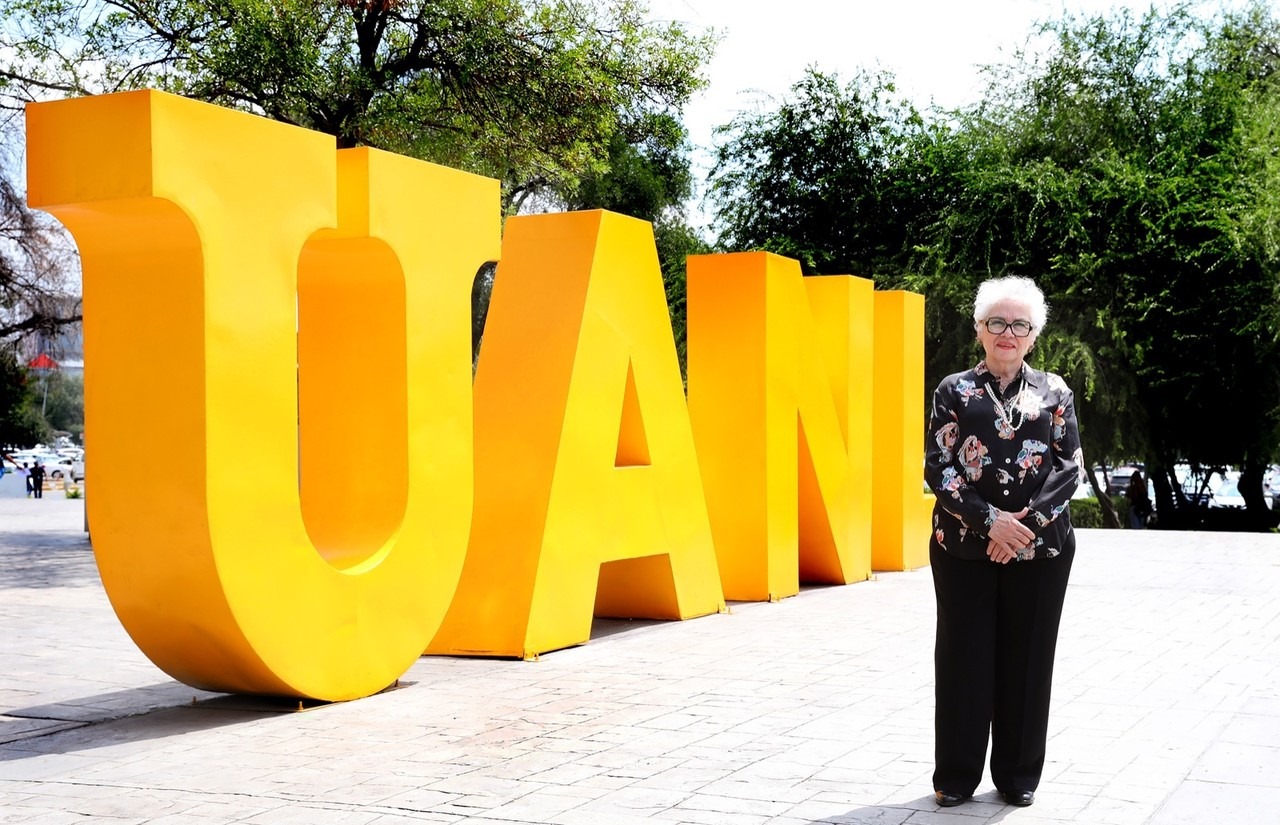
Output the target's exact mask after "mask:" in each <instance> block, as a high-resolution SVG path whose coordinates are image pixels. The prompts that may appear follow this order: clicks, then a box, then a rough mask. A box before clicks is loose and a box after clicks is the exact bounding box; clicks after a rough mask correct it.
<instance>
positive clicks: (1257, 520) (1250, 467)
mask: <svg viewBox="0 0 1280 825" xmlns="http://www.w3.org/2000/svg"><path fill="white" fill-rule="evenodd" d="M1265 471H1266V465H1264V464H1262V463H1261V462H1259V461H1257V460H1254V459H1246V460H1245V462H1244V464H1243V465H1242V466H1241V470H1240V480H1239V481H1238V482H1237V485H1236V486H1238V487H1239V488H1240V495H1241V496H1243V497H1244V503H1245V507H1246V508H1247V510H1248V513H1249V523H1250V526H1251V527H1252V529H1254V530H1269V529H1271V528H1272V527H1274V526H1275V524H1276V521H1275V517H1274V514H1273V513H1272V511H1271V508H1269V507H1267V500H1266V499H1265V498H1264V497H1263V495H1262V477H1263V473H1264V472H1265Z"/></svg>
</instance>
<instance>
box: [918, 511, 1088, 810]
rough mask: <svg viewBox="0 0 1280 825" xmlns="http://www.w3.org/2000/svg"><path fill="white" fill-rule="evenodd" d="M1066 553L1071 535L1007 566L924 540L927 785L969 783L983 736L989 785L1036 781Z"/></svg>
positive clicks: (977, 768) (1016, 786) (952, 788)
mask: <svg viewBox="0 0 1280 825" xmlns="http://www.w3.org/2000/svg"><path fill="white" fill-rule="evenodd" d="M1074 558H1075V536H1074V535H1073V536H1071V538H1070V539H1069V541H1068V542H1067V546H1066V547H1064V548H1063V551H1062V553H1060V554H1059V555H1058V556H1056V557H1054V558H1052V559H1036V560H1035V561H1023V562H1009V563H1008V564H995V563H994V562H990V561H987V560H986V559H983V560H982V561H966V560H964V559H958V558H956V557H954V556H952V555H950V554H949V553H947V552H946V551H945V550H943V549H942V548H940V547H938V546H937V543H936V542H934V543H932V547H931V548H930V550H929V561H930V564H931V565H932V570H933V589H934V593H935V595H936V596H937V601H938V631H937V641H936V647H935V648H934V659H933V661H934V675H935V691H936V693H935V701H936V704H935V706H934V737H935V747H934V773H933V787H934V789H935V790H942V791H948V792H950V793H959V794H971V793H973V792H974V790H976V789H977V787H978V783H979V781H981V779H982V763H983V762H984V761H985V759H986V753H987V736H988V734H990V737H991V781H992V782H993V783H995V786H996V788H998V789H999V790H1001V791H1034V790H1035V789H1036V788H1037V787H1038V786H1039V784H1040V773H1041V771H1042V770H1043V769H1044V758H1045V741H1046V740H1047V738H1048V731H1049V696H1050V688H1051V685H1052V682H1053V658H1054V652H1055V649H1056V648H1057V644H1058V624H1059V621H1060V620H1061V618H1062V602H1063V599H1064V598H1065V597H1066V592H1067V578H1068V577H1069V575H1070V573H1071V562H1072V560H1073V559H1074Z"/></svg>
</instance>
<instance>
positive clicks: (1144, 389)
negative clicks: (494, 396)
mask: <svg viewBox="0 0 1280 825" xmlns="http://www.w3.org/2000/svg"><path fill="white" fill-rule="evenodd" d="M1040 34H1041V38H1042V39H1041V41H1040V42H1038V43H1036V48H1034V49H1031V50H1028V51H1026V52H1024V53H1020V54H1018V55H1017V56H1016V58H1015V60H1014V61H1013V62H1012V63H1011V64H1010V65H1008V66H1005V67H997V68H995V69H993V70H991V75H990V81H991V83H990V86H989V89H988V91H987V93H986V95H985V97H984V99H983V100H982V101H981V102H980V103H979V104H977V105H975V106H973V107H970V108H967V109H965V110H962V111H954V112H931V113H929V116H928V117H927V118H926V117H923V116H920V115H918V114H916V113H914V112H913V111H912V110H911V109H910V108H909V107H906V106H903V105H899V104H893V103H892V102H891V90H892V82H891V80H890V79H887V78H885V77H884V76H877V77H866V76H863V77H860V78H859V79H857V80H856V81H855V82H854V83H853V84H851V85H850V86H849V87H848V88H846V89H841V88H840V87H839V86H838V85H837V84H836V83H835V82H834V81H833V80H831V79H828V78H823V77H822V76H819V75H816V74H815V75H811V76H810V77H808V78H806V80H805V81H803V82H802V83H801V84H799V85H797V86H796V87H795V88H794V89H793V90H792V93H793V98H792V99H788V100H787V101H785V102H784V103H783V104H782V105H781V106H780V107H779V109H778V111H777V112H774V113H765V114H754V115H746V116H742V117H740V118H739V119H738V120H736V121H735V122H734V123H733V124H730V126H729V127H728V129H727V130H726V132H727V134H728V136H729V140H728V142H727V143H726V144H725V145H724V147H723V148H722V149H721V154H720V161H719V164H718V165H717V169H716V172H715V175H714V178H713V184H712V185H713V193H714V195H715V198H716V204H717V211H716V216H717V220H718V225H719V227H720V229H721V235H720V237H721V240H722V242H723V243H724V244H725V245H726V246H727V247H729V248H737V249H741V248H765V249H772V250H774V251H778V252H782V253H784V254H790V255H792V256H794V257H797V258H799V259H800V260H801V262H802V263H803V264H804V265H805V267H806V271H821V272H853V273H854V274H870V275H872V276H873V277H875V278H876V280H877V282H878V283H880V284H883V285H891V286H906V287H909V288H912V289H916V290H918V291H921V292H923V293H925V295H926V296H927V298H928V327H927V329H928V333H927V334H928V338H929V340H928V345H927V349H926V351H927V352H928V353H929V361H928V373H929V381H930V383H932V382H935V381H937V380H938V379H939V378H940V377H941V376H942V375H944V374H946V373H949V372H953V371H955V370H958V369H961V368H964V367H965V366H968V365H970V364H971V363H972V361H973V359H974V357H975V353H976V352H977V350H976V346H975V344H974V343H973V341H974V333H973V320H972V312H971V307H972V303H971V302H972V297H973V294H974V289H975V287H976V286H977V284H978V283H979V282H980V281H981V280H983V279H985V278H988V277H992V276H995V275H1002V274H1025V275H1030V276H1032V277H1034V278H1035V279H1036V280H1037V282H1038V283H1039V284H1040V285H1041V287H1042V288H1043V289H1044V290H1045V292H1046V293H1047V295H1048V298H1049V301H1050V304H1051V307H1052V312H1051V322H1050V325H1049V326H1048V327H1047V329H1046V331H1045V333H1044V335H1043V336H1042V337H1041V339H1040V341H1039V342H1038V343H1037V347H1036V351H1035V352H1033V355H1032V358H1033V360H1034V361H1035V362H1036V363H1037V365H1039V366H1041V367H1044V368H1048V369H1053V370H1055V371H1057V372H1060V373H1062V374H1063V375H1064V377H1066V378H1067V380H1068V382H1069V383H1071V384H1072V385H1073V386H1074V387H1076V389H1077V399H1078V406H1079V409H1080V416H1081V422H1082V433H1081V434H1082V438H1083V440H1084V446H1085V450H1086V453H1085V454H1086V458H1088V459H1090V461H1091V462H1106V463H1112V462H1114V461H1115V460H1117V459H1120V458H1131V457H1137V458H1141V459H1144V460H1145V461H1146V463H1147V465H1148V468H1149V470H1153V471H1154V472H1153V476H1154V480H1155V482H1156V485H1157V493H1158V496H1157V498H1158V500H1159V503H1160V506H1161V511H1162V519H1164V518H1165V517H1166V515H1167V514H1169V513H1170V512H1171V510H1172V508H1171V505H1172V504H1173V499H1174V496H1175V495H1176V492H1177V491H1176V490H1175V489H1174V488H1173V485H1172V484H1171V468H1172V466H1173V464H1174V463H1175V462H1177V461H1189V462H1191V463H1193V464H1198V465H1204V466H1219V465H1240V466H1242V467H1243V468H1244V475H1243V478H1242V491H1243V492H1244V494H1245V496H1246V499H1247V500H1248V501H1249V505H1250V511H1251V512H1253V513H1255V514H1256V515H1257V517H1258V522H1259V523H1266V520H1267V519H1269V517H1270V514H1269V513H1265V512H1264V508H1263V504H1262V495H1261V479H1262V469H1263V467H1264V466H1265V464H1266V463H1267V462H1268V461H1270V460H1272V459H1273V458H1274V455H1275V452H1276V446H1277V430H1278V428H1280V365H1277V358H1276V356H1277V352H1276V348H1277V339H1278V337H1280V323H1278V321H1277V317H1276V294H1277V288H1278V287H1280V256H1278V255H1277V249H1278V248H1280V243H1278V240H1277V239H1280V209H1277V208H1276V207H1277V206H1280V195H1277V194H1276V193H1277V192H1278V191H1280V155H1278V152H1277V145H1276V142H1275V135H1276V134H1277V131H1276V129H1277V126H1280V87H1278V86H1277V82H1278V81H1280V75H1277V73H1276V71H1275V67H1276V63H1277V55H1280V27H1278V26H1277V24H1276V21H1275V20H1274V19H1273V17H1272V16H1271V13H1270V11H1269V9H1268V8H1267V7H1266V6H1264V5H1262V4H1258V5H1256V6H1254V7H1253V8H1251V9H1249V10H1247V11H1245V12H1243V13H1238V14H1227V15H1222V16H1217V17H1213V18H1208V19H1200V18H1197V17H1195V16H1193V15H1191V14H1190V13H1188V12H1187V11H1186V10H1175V11H1173V12H1169V13H1159V12H1155V11H1153V12H1150V13H1148V14H1146V15H1142V16H1140V17H1134V16H1132V15H1129V14H1127V13H1121V14H1118V15H1113V16H1098V17H1092V18H1087V19H1076V18H1072V17H1067V18H1065V19H1063V20H1060V21H1056V22H1051V23H1049V24H1047V25H1046V26H1045V27H1044V28H1043V30H1042V31H1041V32H1040ZM1103 505H1104V509H1105V510H1106V511H1107V515H1108V517H1109V519H1110V520H1111V521H1113V522H1114V519H1115V514H1114V511H1113V509H1112V508H1111V507H1110V502H1109V501H1108V500H1107V499H1106V498H1105V496H1104V497H1103ZM1166 523H1168V521H1167V520H1166Z"/></svg>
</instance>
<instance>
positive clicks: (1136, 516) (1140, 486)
mask: <svg viewBox="0 0 1280 825" xmlns="http://www.w3.org/2000/svg"><path fill="white" fill-rule="evenodd" d="M1125 496H1127V497H1128V499H1129V529H1130V530H1143V529H1145V528H1146V526H1147V519H1148V518H1150V517H1151V496H1149V495H1147V483H1146V482H1145V481H1143V480H1142V473H1140V472H1138V471H1137V470H1134V471H1133V475H1131V476H1129V489H1128V490H1126V491H1125Z"/></svg>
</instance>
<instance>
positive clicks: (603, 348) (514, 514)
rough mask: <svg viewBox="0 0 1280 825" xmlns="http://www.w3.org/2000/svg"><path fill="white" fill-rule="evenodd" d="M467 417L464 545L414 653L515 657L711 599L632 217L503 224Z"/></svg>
mask: <svg viewBox="0 0 1280 825" xmlns="http://www.w3.org/2000/svg"><path fill="white" fill-rule="evenodd" d="M475 410H476V511H475V518H474V523H473V528H472V536H471V545H470V548H469V549H468V551H467V560H466V565H465V567H464V570H463V575H462V581H461V582H460V583H459V585H458V593H457V596H456V597H455V599H454V603H453V605H452V607H451V608H450V610H449V615H448V616H447V617H446V619H445V623H444V626H443V627H442V628H441V630H440V633H439V634H438V635H437V636H436V638H435V640H434V641H433V642H432V643H431V647H430V652H433V653H462V654H493V655H505V656H523V657H529V656H533V655H536V654H538V653H541V652H544V651H548V650H554V649H557V648H562V647H566V646H568V645H573V644H578V643H581V642H585V641H587V639H588V637H589V636H590V632H591V618H592V614H593V612H594V613H595V614H597V615H604V616H631V617H649V618H671V619H675V618H687V617H690V616H697V615H702V614H706V613H714V612H716V611H717V610H719V609H721V608H722V607H723V605H724V599H723V597H722V595H721V590H720V582H719V578H718V576H717V574H716V560H715V552H714V549H713V547H712V542H711V528H710V524H709V522H708V518H707V510H706V504H705V502H704V500H703V495H702V489H701V484H700V481H699V477H698V466H697V463H696V455H695V452H694V446H693V436H692V433H691V431H690V428H689V418H688V413H687V410H686V407H685V402H684V396H683V394H682V392H681V385H680V370H679V364H678V361H677V360H676V352H675V344H674V341H673V340H672V336H671V325H670V320H669V316H668V313H667V304H666V299H665V295H664V292H663V288H662V278H661V274H660V271H659V269H658V260H657V254H656V251H655V249H654V245H653V235H652V230H651V229H650V227H649V225H648V224H646V223H645V222H643V221H639V220H635V219H633V218H626V217H623V216H621V215H615V214H610V213H607V212H578V213H569V214H561V215H537V216H528V217H516V218H511V219H509V220H508V221H507V226H506V233H505V236H504V238H503V246H502V259H501V262H500V263H499V265H498V272H497V276H496V279H495V281H494V291H493V301H492V304H491V308H490V311H489V317H488V321H487V328H486V331H485V338H484V345H483V347H482V348H481V355H480V363H479V368H478V371H477V374H476V382H475ZM597 585H598V587H597Z"/></svg>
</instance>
